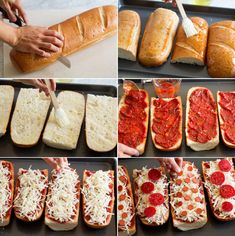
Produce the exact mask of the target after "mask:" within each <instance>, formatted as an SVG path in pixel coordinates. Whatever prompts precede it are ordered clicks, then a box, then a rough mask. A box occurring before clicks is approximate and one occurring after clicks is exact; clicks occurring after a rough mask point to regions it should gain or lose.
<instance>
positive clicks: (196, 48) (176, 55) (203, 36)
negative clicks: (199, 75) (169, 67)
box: [171, 17, 208, 66]
mask: <svg viewBox="0 0 235 236" xmlns="http://www.w3.org/2000/svg"><path fill="white" fill-rule="evenodd" d="M191 20H192V22H193V24H194V26H195V28H196V29H197V31H198V34H196V35H194V36H192V37H189V38H187V36H186V34H185V32H184V29H183V27H182V25H180V27H179V29H178V31H177V35H176V43H175V47H174V51H173V54H172V58H171V63H176V62H181V63H187V64H195V65H199V66H203V65H204V64H205V55H206V45H207V35H208V24H207V22H206V21H205V20H204V19H202V18H200V17H191Z"/></svg>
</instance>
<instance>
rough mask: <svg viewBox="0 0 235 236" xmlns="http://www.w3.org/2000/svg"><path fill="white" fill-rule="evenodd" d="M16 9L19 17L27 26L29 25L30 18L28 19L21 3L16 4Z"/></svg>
mask: <svg viewBox="0 0 235 236" xmlns="http://www.w3.org/2000/svg"><path fill="white" fill-rule="evenodd" d="M14 7H15V8H16V9H17V10H18V15H19V16H20V17H21V18H22V19H23V21H24V23H25V24H26V25H27V24H28V18H27V15H26V12H25V11H24V10H23V8H22V6H21V4H20V3H15V4H14Z"/></svg>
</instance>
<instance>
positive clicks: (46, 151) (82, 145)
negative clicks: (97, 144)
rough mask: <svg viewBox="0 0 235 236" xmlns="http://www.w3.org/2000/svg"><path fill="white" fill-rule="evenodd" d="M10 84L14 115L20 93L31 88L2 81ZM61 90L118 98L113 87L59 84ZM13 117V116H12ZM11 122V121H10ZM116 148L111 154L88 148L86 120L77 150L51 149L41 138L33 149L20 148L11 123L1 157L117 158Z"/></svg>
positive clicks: (0, 148) (0, 149)
mask: <svg viewBox="0 0 235 236" xmlns="http://www.w3.org/2000/svg"><path fill="white" fill-rule="evenodd" d="M3 84H9V85H12V86H14V87H15V98H14V104H13V109H12V113H13V110H14V107H15V103H16V99H17V96H18V93H19V90H20V88H28V87H29V86H27V85H24V84H22V83H19V82H14V81H5V80H1V81H0V85H3ZM61 90H73V91H77V92H81V93H82V94H84V95H85V98H86V95H87V94H88V93H89V94H95V95H107V96H112V97H117V88H116V87H115V86H111V85H91V84H72V83H71V84H66V83H57V91H56V93H59V92H60V91H61ZM50 110H51V108H50V109H49V112H48V116H49V114H50ZM11 116H12V114H11ZM10 121H11V119H10ZM116 153H117V151H116V148H114V149H113V150H111V151H109V152H100V153H99V152H95V151H92V150H90V149H89V148H88V146H87V144H86V139H85V119H84V121H83V124H82V127H81V132H80V136H79V139H78V144H77V148H76V149H74V150H72V151H68V150H60V149H55V148H51V147H49V146H47V145H45V144H44V143H43V142H42V137H40V139H39V141H38V144H37V145H35V146H33V147H31V148H19V147H16V146H15V145H14V144H13V143H12V140H11V136H10V122H9V124H8V129H7V132H6V134H5V135H4V136H3V137H1V138H0V156H9V157H16V156H22V157H33V156H58V157H59V156H74V157H89V156H91V157H92V156H94V157H95V156H101V157H115V156H116Z"/></svg>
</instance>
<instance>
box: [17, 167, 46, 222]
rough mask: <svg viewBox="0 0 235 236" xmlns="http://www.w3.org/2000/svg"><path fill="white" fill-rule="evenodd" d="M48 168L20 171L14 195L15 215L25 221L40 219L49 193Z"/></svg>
mask: <svg viewBox="0 0 235 236" xmlns="http://www.w3.org/2000/svg"><path fill="white" fill-rule="evenodd" d="M47 186H48V170H46V169H44V170H32V169H28V170H25V169H22V168H20V169H19V171H18V176H17V180H16V189H15V197H14V212H15V216H16V217H17V218H18V219H19V220H22V221H25V222H33V221H37V220H39V219H40V217H41V216H42V213H43V210H44V203H45V199H46V195H47Z"/></svg>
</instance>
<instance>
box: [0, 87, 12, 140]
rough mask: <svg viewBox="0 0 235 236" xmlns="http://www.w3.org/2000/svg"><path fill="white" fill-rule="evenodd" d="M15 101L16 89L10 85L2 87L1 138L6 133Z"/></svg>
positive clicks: (0, 93) (0, 98)
mask: <svg viewBox="0 0 235 236" xmlns="http://www.w3.org/2000/svg"><path fill="white" fill-rule="evenodd" d="M13 100H14V88H13V87H12V86H9V85H1V86H0V114H1V115H0V137H1V136H3V135H4V134H5V133H6V130H7V125H8V122H9V118H10V114H11V108H12V104H13Z"/></svg>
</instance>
